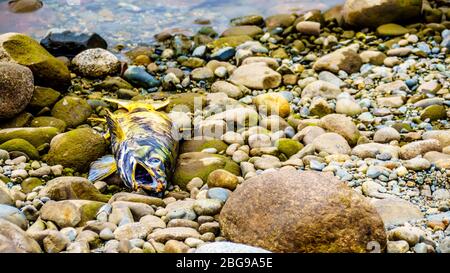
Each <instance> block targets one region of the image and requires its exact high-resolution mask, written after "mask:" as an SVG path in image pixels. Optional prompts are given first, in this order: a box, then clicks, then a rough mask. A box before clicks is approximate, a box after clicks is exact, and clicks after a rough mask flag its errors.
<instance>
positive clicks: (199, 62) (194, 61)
mask: <svg viewBox="0 0 450 273" xmlns="http://www.w3.org/2000/svg"><path fill="white" fill-rule="evenodd" d="M205 64H206V63H205V60H203V59H200V58H197V57H191V58H188V59H187V60H185V61H183V62H181V65H182V66H186V67H189V68H198V67H202V66H205Z"/></svg>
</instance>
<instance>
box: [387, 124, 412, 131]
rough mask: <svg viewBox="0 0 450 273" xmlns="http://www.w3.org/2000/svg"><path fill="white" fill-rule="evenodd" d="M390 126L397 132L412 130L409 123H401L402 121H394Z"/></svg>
mask: <svg viewBox="0 0 450 273" xmlns="http://www.w3.org/2000/svg"><path fill="white" fill-rule="evenodd" d="M392 128H394V129H395V130H397V131H398V132H399V133H402V131H407V132H411V131H412V130H413V128H412V127H411V125H409V124H408V123H402V122H398V123H395V124H394V125H392Z"/></svg>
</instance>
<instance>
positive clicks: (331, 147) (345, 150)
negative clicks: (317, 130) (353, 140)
mask: <svg viewBox="0 0 450 273" xmlns="http://www.w3.org/2000/svg"><path fill="white" fill-rule="evenodd" d="M312 144H313V145H314V148H315V149H316V151H318V152H326V153H328V154H347V155H349V154H350V153H351V151H352V148H351V147H350V146H349V145H348V143H347V140H345V138H344V137H343V136H341V135H339V134H336V133H325V134H321V135H319V136H317V137H316V138H315V139H314V141H313V142H312Z"/></svg>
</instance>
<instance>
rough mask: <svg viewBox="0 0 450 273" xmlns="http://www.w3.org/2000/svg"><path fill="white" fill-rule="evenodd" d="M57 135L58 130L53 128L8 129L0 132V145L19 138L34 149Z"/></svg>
mask: <svg viewBox="0 0 450 273" xmlns="http://www.w3.org/2000/svg"><path fill="white" fill-rule="evenodd" d="M57 134H58V129H57V128H54V127H39V128H10V129H3V130H0V143H3V142H6V141H8V140H11V139H16V138H21V139H24V140H26V141H28V142H30V143H31V144H32V145H33V146H34V147H39V146H41V145H43V144H46V143H50V141H51V140H52V138H53V137H55V136H56V135H57Z"/></svg>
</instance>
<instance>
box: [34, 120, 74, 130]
mask: <svg viewBox="0 0 450 273" xmlns="http://www.w3.org/2000/svg"><path fill="white" fill-rule="evenodd" d="M31 127H55V128H57V129H58V131H60V132H64V131H65V130H66V127H67V125H66V123H65V122H64V121H63V120H60V119H57V118H54V117H45V116H43V117H37V118H34V119H33V120H32V121H31Z"/></svg>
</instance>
